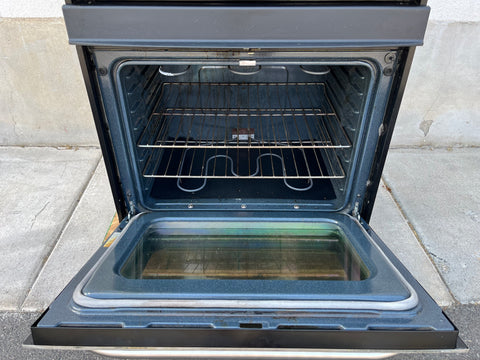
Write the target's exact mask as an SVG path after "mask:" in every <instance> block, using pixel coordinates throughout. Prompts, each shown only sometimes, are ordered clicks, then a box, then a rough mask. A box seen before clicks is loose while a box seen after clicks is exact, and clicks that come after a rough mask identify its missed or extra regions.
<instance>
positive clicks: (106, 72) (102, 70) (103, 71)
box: [98, 67, 108, 76]
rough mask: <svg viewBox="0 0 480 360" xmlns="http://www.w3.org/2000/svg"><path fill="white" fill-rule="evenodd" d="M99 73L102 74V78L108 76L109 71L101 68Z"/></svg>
mask: <svg viewBox="0 0 480 360" xmlns="http://www.w3.org/2000/svg"><path fill="white" fill-rule="evenodd" d="M98 73H99V74H100V76H105V75H107V74H108V71H107V69H106V68H104V67H101V68H100V69H98Z"/></svg>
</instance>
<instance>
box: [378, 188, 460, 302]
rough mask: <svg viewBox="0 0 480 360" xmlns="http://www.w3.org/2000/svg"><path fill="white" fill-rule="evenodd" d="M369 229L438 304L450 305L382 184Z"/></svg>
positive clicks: (443, 286) (431, 268) (444, 291)
mask: <svg viewBox="0 0 480 360" xmlns="http://www.w3.org/2000/svg"><path fill="white" fill-rule="evenodd" d="M370 225H371V226H372V228H373V229H374V230H375V232H376V233H377V234H378V235H379V236H380V238H381V239H382V240H383V241H384V242H385V244H386V245H387V246H388V247H389V248H390V250H392V251H393V252H394V254H395V255H396V256H397V257H398V258H399V260H400V261H401V262H402V263H403V265H405V266H406V268H407V269H408V270H409V271H410V272H411V273H412V275H413V276H414V277H415V278H416V279H417V280H418V282H419V283H420V284H421V285H422V286H423V288H424V289H425V290H427V292H428V293H429V294H430V296H432V297H433V299H434V300H435V301H436V302H437V304H439V305H440V306H447V305H450V304H452V303H453V299H452V296H451V295H450V293H449V291H448V289H447V287H446V285H445V283H444V282H443V280H442V278H441V277H440V275H439V274H438V272H437V270H436V268H435V266H434V265H433V264H432V262H431V261H430V259H429V257H428V256H427V254H426V253H425V251H424V250H423V248H422V246H421V245H420V243H419V242H418V240H417V238H416V237H415V235H414V233H413V232H412V230H411V229H410V227H409V225H408V223H407V221H406V219H405V218H404V217H403V215H402V213H401V211H400V209H399V208H398V207H397V205H396V204H395V201H394V199H393V198H392V195H391V194H390V193H389V192H388V190H387V188H386V187H385V184H383V183H382V184H381V185H380V188H379V191H378V193H377V199H376V200H375V206H374V210H373V214H372V219H371V221H370Z"/></svg>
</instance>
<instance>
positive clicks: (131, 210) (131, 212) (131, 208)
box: [127, 201, 137, 221]
mask: <svg viewBox="0 0 480 360" xmlns="http://www.w3.org/2000/svg"><path fill="white" fill-rule="evenodd" d="M136 213H137V212H136V211H135V205H134V204H133V201H129V202H128V214H127V221H130V219H131V218H132V217H134V216H135V214H136Z"/></svg>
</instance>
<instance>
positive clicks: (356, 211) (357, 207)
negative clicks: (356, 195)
mask: <svg viewBox="0 0 480 360" xmlns="http://www.w3.org/2000/svg"><path fill="white" fill-rule="evenodd" d="M352 216H353V217H356V218H357V219H358V220H360V203H359V202H358V201H357V202H355V206H354V207H353V211H352Z"/></svg>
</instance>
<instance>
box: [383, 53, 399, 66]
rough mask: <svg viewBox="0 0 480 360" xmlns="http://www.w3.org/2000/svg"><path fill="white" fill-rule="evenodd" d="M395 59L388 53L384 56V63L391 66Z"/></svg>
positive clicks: (392, 54) (394, 56) (393, 55)
mask: <svg viewBox="0 0 480 360" xmlns="http://www.w3.org/2000/svg"><path fill="white" fill-rule="evenodd" d="M396 58H397V56H396V55H395V54H394V53H388V54H387V55H385V62H386V63H387V64H391V63H393V62H394V61H395V59H396Z"/></svg>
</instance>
